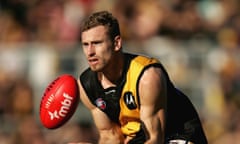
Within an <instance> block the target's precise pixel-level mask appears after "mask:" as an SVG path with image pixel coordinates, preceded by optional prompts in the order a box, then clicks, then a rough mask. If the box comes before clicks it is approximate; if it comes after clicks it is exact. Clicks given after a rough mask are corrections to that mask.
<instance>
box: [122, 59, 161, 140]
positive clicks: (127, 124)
mask: <svg viewBox="0 0 240 144" xmlns="http://www.w3.org/2000/svg"><path fill="white" fill-rule="evenodd" d="M153 63H159V61H158V60H157V59H153V58H148V57H144V56H137V57H136V58H134V59H133V60H132V61H131V63H130V67H129V69H128V72H127V76H126V83H125V85H124V87H123V91H122V94H121V99H120V107H121V109H120V115H119V120H120V123H121V130H122V132H123V134H125V135H128V136H134V135H135V133H136V132H138V131H139V130H140V125H141V121H140V106H139V101H138V99H139V98H138V97H139V96H138V95H137V87H138V86H137V81H138V79H139V78H140V77H139V76H140V74H141V72H142V70H143V69H144V67H146V66H147V65H149V64H153ZM127 92H131V94H132V96H133V97H134V101H135V103H136V105H137V108H136V109H129V108H128V106H127V104H126V102H125V101H124V94H125V93H127Z"/></svg>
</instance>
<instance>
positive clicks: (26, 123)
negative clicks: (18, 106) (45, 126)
mask: <svg viewBox="0 0 240 144" xmlns="http://www.w3.org/2000/svg"><path fill="white" fill-rule="evenodd" d="M13 141H14V144H47V141H46V140H45V137H44V135H43V132H42V131H41V129H40V127H39V126H38V124H37V123H36V120H35V119H34V118H33V117H31V116H30V117H25V118H24V119H23V120H21V121H20V123H19V125H18V126H17V129H16V132H15V133H14V136H13Z"/></svg>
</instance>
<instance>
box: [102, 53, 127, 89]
mask: <svg viewBox="0 0 240 144" xmlns="http://www.w3.org/2000/svg"><path fill="white" fill-rule="evenodd" d="M123 67H124V55H122V54H121V55H117V56H116V59H114V64H113V65H111V66H109V68H108V69H107V70H105V71H103V72H98V79H99V81H100V83H101V84H102V86H103V87H104V88H108V87H111V86H116V85H117V83H118V82H119V80H120V78H121V77H122V72H123Z"/></svg>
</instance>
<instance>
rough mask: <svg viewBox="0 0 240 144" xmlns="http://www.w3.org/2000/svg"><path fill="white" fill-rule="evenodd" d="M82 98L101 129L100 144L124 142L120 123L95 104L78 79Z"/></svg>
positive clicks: (119, 143) (120, 143)
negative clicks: (114, 121)
mask: <svg viewBox="0 0 240 144" xmlns="http://www.w3.org/2000/svg"><path fill="white" fill-rule="evenodd" d="M78 84H79V90H80V99H81V101H82V102H83V104H84V105H85V106H86V107H87V108H89V109H90V111H91V113H92V116H93V119H94V122H95V125H96V127H97V129H98V131H99V136H100V137H99V142H98V143H99V144H122V143H123V139H124V137H123V135H122V132H121V129H120V127H119V125H117V124H115V123H113V122H111V120H110V119H109V118H108V117H107V115H106V114H105V113H104V112H102V111H101V110H99V108H97V107H96V106H94V105H93V104H92V103H91V102H90V100H89V99H88V97H87V95H86V93H85V92H84V90H83V88H82V85H81V83H80V81H79V80H78Z"/></svg>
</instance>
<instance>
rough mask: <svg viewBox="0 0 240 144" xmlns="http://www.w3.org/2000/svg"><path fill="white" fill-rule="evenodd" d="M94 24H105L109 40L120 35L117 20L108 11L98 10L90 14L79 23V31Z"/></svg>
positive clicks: (94, 25)
mask: <svg viewBox="0 0 240 144" xmlns="http://www.w3.org/2000/svg"><path fill="white" fill-rule="evenodd" d="M96 26H105V27H106V28H107V29H108V36H109V37H110V38H111V40H114V38H115V37H116V36H118V35H120V28H119V23H118V20H117V19H116V18H115V17H114V16H113V15H112V14H111V13H110V12H108V11H99V12H95V13H93V14H91V15H90V16H89V17H87V18H86V19H85V21H84V22H83V24H82V25H81V33H82V32H84V31H86V30H89V29H91V28H93V27H96Z"/></svg>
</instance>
